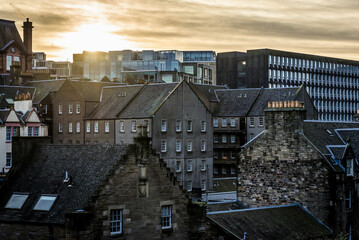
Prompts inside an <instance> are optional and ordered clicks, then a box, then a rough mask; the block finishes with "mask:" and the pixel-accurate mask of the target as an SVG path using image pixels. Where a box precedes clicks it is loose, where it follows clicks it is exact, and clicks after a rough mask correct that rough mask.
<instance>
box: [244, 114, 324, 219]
mask: <svg viewBox="0 0 359 240" xmlns="http://www.w3.org/2000/svg"><path fill="white" fill-rule="evenodd" d="M303 115H304V112H301V111H300V110H298V111H297V110H295V109H294V110H293V109H292V110H289V109H286V110H285V111H272V112H271V111H269V112H266V117H265V119H266V124H265V125H266V128H267V130H266V132H265V133H263V134H262V135H261V136H259V137H258V138H257V139H255V140H254V141H253V142H251V143H250V144H249V145H248V146H246V148H245V149H244V151H243V152H242V153H241V154H240V163H239V178H240V180H239V181H240V182H239V186H238V191H239V192H238V197H239V201H242V202H243V203H244V204H245V205H247V206H248V207H262V206H275V205H286V204H292V203H295V202H299V203H300V204H302V205H303V206H304V207H305V208H307V209H308V210H309V211H310V212H311V213H312V214H314V215H315V216H316V217H318V218H319V219H320V220H322V221H323V222H324V223H327V222H328V218H329V202H330V194H329V168H328V165H327V163H326V162H325V160H324V159H323V158H322V156H321V155H320V154H319V153H318V152H317V151H316V150H315V148H314V147H313V146H312V145H311V144H310V143H309V141H307V140H306V139H305V137H304V136H303V135H302V134H301V133H300V132H301V129H302V127H301V124H302V121H301V120H302V119H303Z"/></svg>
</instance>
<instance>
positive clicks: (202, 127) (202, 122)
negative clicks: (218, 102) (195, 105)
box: [201, 121, 206, 132]
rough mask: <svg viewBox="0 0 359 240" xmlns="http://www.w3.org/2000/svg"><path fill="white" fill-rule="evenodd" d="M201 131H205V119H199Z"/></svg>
mask: <svg viewBox="0 0 359 240" xmlns="http://www.w3.org/2000/svg"><path fill="white" fill-rule="evenodd" d="M201 132H206V121H201Z"/></svg>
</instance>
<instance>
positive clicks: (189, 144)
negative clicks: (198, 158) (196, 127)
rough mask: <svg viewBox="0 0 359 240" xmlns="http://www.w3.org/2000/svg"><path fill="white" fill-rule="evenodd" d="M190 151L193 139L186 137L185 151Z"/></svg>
mask: <svg viewBox="0 0 359 240" xmlns="http://www.w3.org/2000/svg"><path fill="white" fill-rule="evenodd" d="M192 151H193V140H192V139H188V140H187V152H192Z"/></svg>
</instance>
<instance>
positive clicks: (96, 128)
mask: <svg viewBox="0 0 359 240" xmlns="http://www.w3.org/2000/svg"><path fill="white" fill-rule="evenodd" d="M93 128H94V132H95V133H98V121H95V122H94V127H93Z"/></svg>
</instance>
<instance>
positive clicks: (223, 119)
mask: <svg viewBox="0 0 359 240" xmlns="http://www.w3.org/2000/svg"><path fill="white" fill-rule="evenodd" d="M222 127H223V128H225V127H227V118H222Z"/></svg>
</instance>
